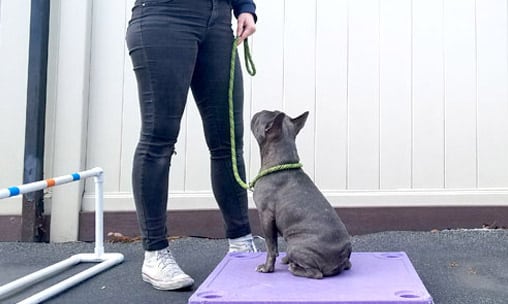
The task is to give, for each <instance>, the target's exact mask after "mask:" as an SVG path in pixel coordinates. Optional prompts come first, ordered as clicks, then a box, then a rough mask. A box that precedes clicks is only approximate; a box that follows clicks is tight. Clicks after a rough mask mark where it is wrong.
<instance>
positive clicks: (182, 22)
mask: <svg viewBox="0 0 508 304" xmlns="http://www.w3.org/2000/svg"><path fill="white" fill-rule="evenodd" d="M233 39H234V36H233V31H232V28H231V4H230V1H229V0H146V1H140V0H137V1H136V2H135V5H134V7H133V9H132V18H131V20H130V22H129V26H128V29H127V35H126V41H127V47H128V49H129V54H130V57H131V60H132V64H133V67H134V72H135V74H136V79H137V85H138V94H139V105H140V112H141V134H140V138H139V141H138V144H137V147H136V151H135V154H134V162H133V170H132V184H133V192H134V201H135V204H136V211H137V215H138V222H139V226H140V230H141V236H142V238H143V247H144V249H145V250H159V249H163V248H165V247H167V245H168V242H167V239H166V236H167V229H166V209H167V200H168V175H169V167H170V163H171V157H172V155H173V154H174V146H175V143H176V141H177V137H178V133H179V130H180V121H181V118H182V114H183V112H184V108H185V103H186V100H187V94H188V91H189V88H190V89H191V90H192V94H193V96H194V99H195V100H196V104H197V107H198V109H199V113H200V115H201V120H202V124H203V128H204V132H205V137H206V143H207V145H208V149H209V151H210V159H211V180H212V190H213V194H214V196H215V199H216V200H217V202H218V204H219V207H220V210H221V212H222V215H223V218H224V222H225V226H226V237H228V238H236V237H240V236H243V235H246V234H249V233H250V226H249V221H248V209H247V208H248V207H247V192H246V191H245V190H244V189H242V188H241V187H240V186H239V185H238V183H237V182H236V181H235V178H234V176H233V171H232V167H231V166H232V165H231V145H230V139H229V138H230V135H229V117H228V102H227V96H228V93H227V92H228V83H229V66H230V60H231V47H232V43H233ZM237 58H238V57H237ZM236 67H237V68H236V71H235V90H234V110H235V112H234V117H235V130H236V134H235V138H236V148H237V152H236V153H237V155H238V169H239V171H240V175H241V177H242V178H243V179H244V180H245V165H244V161H243V156H242V155H243V139H242V137H243V81H242V72H241V68H240V63H239V60H238V59H237V61H236ZM195 123H198V122H197V121H196V122H195Z"/></svg>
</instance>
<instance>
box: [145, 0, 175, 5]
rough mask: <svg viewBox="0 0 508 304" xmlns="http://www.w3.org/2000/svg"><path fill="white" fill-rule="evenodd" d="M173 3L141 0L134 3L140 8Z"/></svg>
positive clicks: (164, 0)
mask: <svg viewBox="0 0 508 304" xmlns="http://www.w3.org/2000/svg"><path fill="white" fill-rule="evenodd" d="M173 1H175V0H141V1H136V2H139V4H140V5H141V6H156V5H165V4H168V3H171V2H173Z"/></svg>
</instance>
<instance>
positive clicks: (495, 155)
mask: <svg viewBox="0 0 508 304" xmlns="http://www.w3.org/2000/svg"><path fill="white" fill-rule="evenodd" d="M506 12H507V3H506V1H504V0H482V1H476V26H477V27H476V31H477V35H478V36H477V64H478V66H477V83H478V107H477V115H478V139H477V140H478V170H479V171H478V184H479V186H480V187H506V186H507V185H508V157H507V155H508V119H507V117H508V85H507V84H508V73H507V71H508V62H507V60H508V56H507V54H508V49H507V48H508V40H507V38H508V33H507V30H508V28H507V26H508V24H507V13H506Z"/></svg>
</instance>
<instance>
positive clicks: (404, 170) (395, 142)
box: [379, 0, 411, 189]
mask: <svg viewBox="0 0 508 304" xmlns="http://www.w3.org/2000/svg"><path fill="white" fill-rule="evenodd" d="M379 30H380V41H379V44H380V45H379V58H380V62H379V69H380V70H379V75H380V76H379V86H380V88H379V95H380V97H379V103H380V105H379V107H380V117H379V119H380V123H379V126H380V131H379V135H380V148H379V149H380V151H379V161H380V164H379V168H380V172H379V176H380V181H379V182H380V188H381V189H409V188H411V1H406V0H387V1H381V2H380V29H379Z"/></svg>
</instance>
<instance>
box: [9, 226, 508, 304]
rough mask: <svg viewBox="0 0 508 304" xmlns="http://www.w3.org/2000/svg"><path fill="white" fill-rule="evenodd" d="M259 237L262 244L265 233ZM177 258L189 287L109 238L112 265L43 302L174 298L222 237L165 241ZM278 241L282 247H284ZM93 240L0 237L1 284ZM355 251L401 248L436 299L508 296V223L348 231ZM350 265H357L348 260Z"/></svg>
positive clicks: (219, 252)
mask: <svg viewBox="0 0 508 304" xmlns="http://www.w3.org/2000/svg"><path fill="white" fill-rule="evenodd" d="M256 244H257V245H258V247H259V248H260V249H261V250H264V245H263V243H262V240H260V239H257V240H256ZM170 246H171V248H172V250H173V254H174V255H175V257H176V259H177V261H178V262H179V264H180V266H181V267H182V268H183V269H184V270H185V271H186V272H187V273H188V274H189V275H191V276H192V277H193V278H194V280H195V285H194V287H193V288H190V289H187V290H182V291H159V290H155V289H153V288H152V287H151V286H150V285H149V284H147V283H145V282H143V281H142V280H141V264H142V261H143V250H142V248H141V244H140V243H139V242H130V243H106V244H105V251H106V252H119V253H122V254H123V255H124V256H125V260H124V261H123V263H121V264H119V265H117V266H114V267H113V268H111V269H108V270H106V271H104V272H102V273H100V274H98V275H96V276H94V277H92V278H90V279H88V280H86V281H84V282H82V283H80V284H78V285H76V286H74V287H72V288H70V289H68V290H67V291H64V292H63V293H61V294H59V295H57V296H55V297H53V298H51V299H49V300H47V301H46V302H45V303H52V304H53V303H76V304H78V303H96V304H97V303H172V304H187V303H188V299H189V297H190V296H191V295H192V294H193V293H194V291H195V290H196V289H197V288H198V287H199V285H200V284H201V283H202V282H203V281H204V280H205V279H206V278H207V276H208V275H209V274H210V273H211V272H212V271H213V269H214V268H215V267H216V266H217V264H218V263H219V262H220V261H221V260H222V259H223V257H224V255H225V253H226V250H227V241H226V240H225V239H204V238H194V237H184V238H179V239H176V240H173V241H171V244H170ZM284 249H285V246H284V244H283V243H282V244H281V247H280V250H281V251H284ZM93 250H94V244H93V243H83V242H72V243H50V244H47V243H21V242H0V285H3V284H6V283H8V282H10V281H12V280H14V279H17V278H19V277H21V276H24V275H26V274H29V273H31V272H33V271H36V270H39V269H41V268H43V267H46V266H49V265H52V264H54V263H57V262H59V261H61V260H64V259H66V258H68V257H70V256H72V255H74V254H77V253H92V252H93ZM353 250H354V251H356V252H385V251H386V252H388V251H404V252H406V254H407V255H408V256H409V259H410V260H411V263H412V264H413V266H414V268H415V269H416V271H417V273H418V275H419V276H420V279H421V280H422V282H423V284H424V285H425V287H426V288H427V290H428V291H429V293H430V294H431V296H432V297H433V300H434V303H436V304H506V303H508V230H501V229H499V230H487V229H478V230H451V231H435V232H397V231H390V232H382V233H375V234H367V235H360V236H354V237H353ZM93 265H95V264H88V263H83V264H79V265H77V266H75V267H72V268H71V269H69V270H67V271H65V272H63V273H61V274H59V275H57V276H55V277H52V278H50V279H47V280H46V281H43V282H40V283H38V284H36V285H34V286H32V287H30V288H28V289H25V290H23V291H21V292H19V293H17V294H14V295H12V296H10V297H8V298H3V299H0V303H17V302H19V301H20V300H22V299H25V298H27V297H29V296H30V295H32V294H34V293H36V292H38V291H40V290H43V289H44V288H47V287H48V286H50V285H52V284H55V283H57V282H58V281H61V280H63V279H64V278H66V277H69V276H70V275H72V274H74V273H77V272H79V271H82V270H84V269H86V268H89V267H91V266H93ZM353 267H354V266H353Z"/></svg>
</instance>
